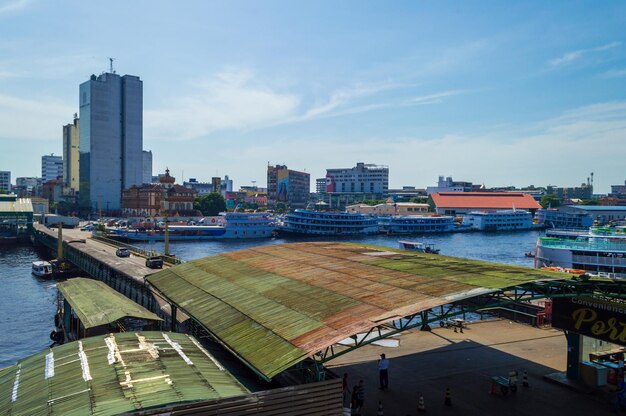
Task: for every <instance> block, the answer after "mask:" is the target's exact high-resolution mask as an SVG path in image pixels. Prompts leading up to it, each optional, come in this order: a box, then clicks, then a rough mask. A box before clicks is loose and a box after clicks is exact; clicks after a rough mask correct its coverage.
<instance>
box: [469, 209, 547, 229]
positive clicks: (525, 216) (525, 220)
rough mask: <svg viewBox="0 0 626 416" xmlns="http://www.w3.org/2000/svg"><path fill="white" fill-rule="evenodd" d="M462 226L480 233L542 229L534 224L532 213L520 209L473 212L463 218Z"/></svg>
mask: <svg viewBox="0 0 626 416" xmlns="http://www.w3.org/2000/svg"><path fill="white" fill-rule="evenodd" d="M461 226H462V227H463V228H469V229H471V230H480V231H505V230H529V229H533V228H540V227H541V226H540V225H535V224H533V220H532V215H531V213H530V212H528V211H523V210H519V209H512V210H503V211H473V212H470V213H469V214H466V215H465V216H464V217H463V223H462V225H461Z"/></svg>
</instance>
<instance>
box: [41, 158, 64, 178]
mask: <svg viewBox="0 0 626 416" xmlns="http://www.w3.org/2000/svg"><path fill="white" fill-rule="evenodd" d="M59 177H60V178H63V158H62V157H61V156H55V155H54V154H51V155H44V156H41V182H43V183H46V182H48V181H51V180H53V179H57V178H59Z"/></svg>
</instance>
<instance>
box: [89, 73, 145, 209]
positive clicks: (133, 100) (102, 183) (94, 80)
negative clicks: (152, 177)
mask: <svg viewBox="0 0 626 416" xmlns="http://www.w3.org/2000/svg"><path fill="white" fill-rule="evenodd" d="M79 91H80V93H79V100H80V147H79V150H80V169H79V176H80V184H79V187H80V204H81V206H82V207H84V208H90V209H91V210H97V211H119V210H120V209H121V196H122V190H123V189H127V188H130V187H131V186H133V185H141V184H142V182H143V157H144V156H143V82H142V81H141V80H140V79H139V77H137V76H133V75H124V76H119V75H117V74H116V73H114V72H113V73H109V72H107V73H104V74H102V75H100V76H98V77H96V76H95V75H92V76H91V78H90V79H89V81H86V82H84V83H82V84H81V85H80V90H79Z"/></svg>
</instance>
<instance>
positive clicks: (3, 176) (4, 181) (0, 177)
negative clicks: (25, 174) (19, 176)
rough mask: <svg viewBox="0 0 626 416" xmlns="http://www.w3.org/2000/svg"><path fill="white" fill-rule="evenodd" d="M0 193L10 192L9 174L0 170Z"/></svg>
mask: <svg viewBox="0 0 626 416" xmlns="http://www.w3.org/2000/svg"><path fill="white" fill-rule="evenodd" d="M0 191H2V192H5V193H9V192H11V172H9V171H7V170H0Z"/></svg>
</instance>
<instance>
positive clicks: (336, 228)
mask: <svg viewBox="0 0 626 416" xmlns="http://www.w3.org/2000/svg"><path fill="white" fill-rule="evenodd" d="M278 232H279V233H280V234H281V235H319V236H333V235H336V236H341V235H367V234H377V233H378V222H377V219H376V217H372V216H369V215H364V214H352V213H350V214H349V213H345V212H341V213H336V212H323V211H311V210H304V209H297V210H295V211H293V212H291V213H289V214H285V216H284V217H283V220H282V224H280V225H279V226H278Z"/></svg>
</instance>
